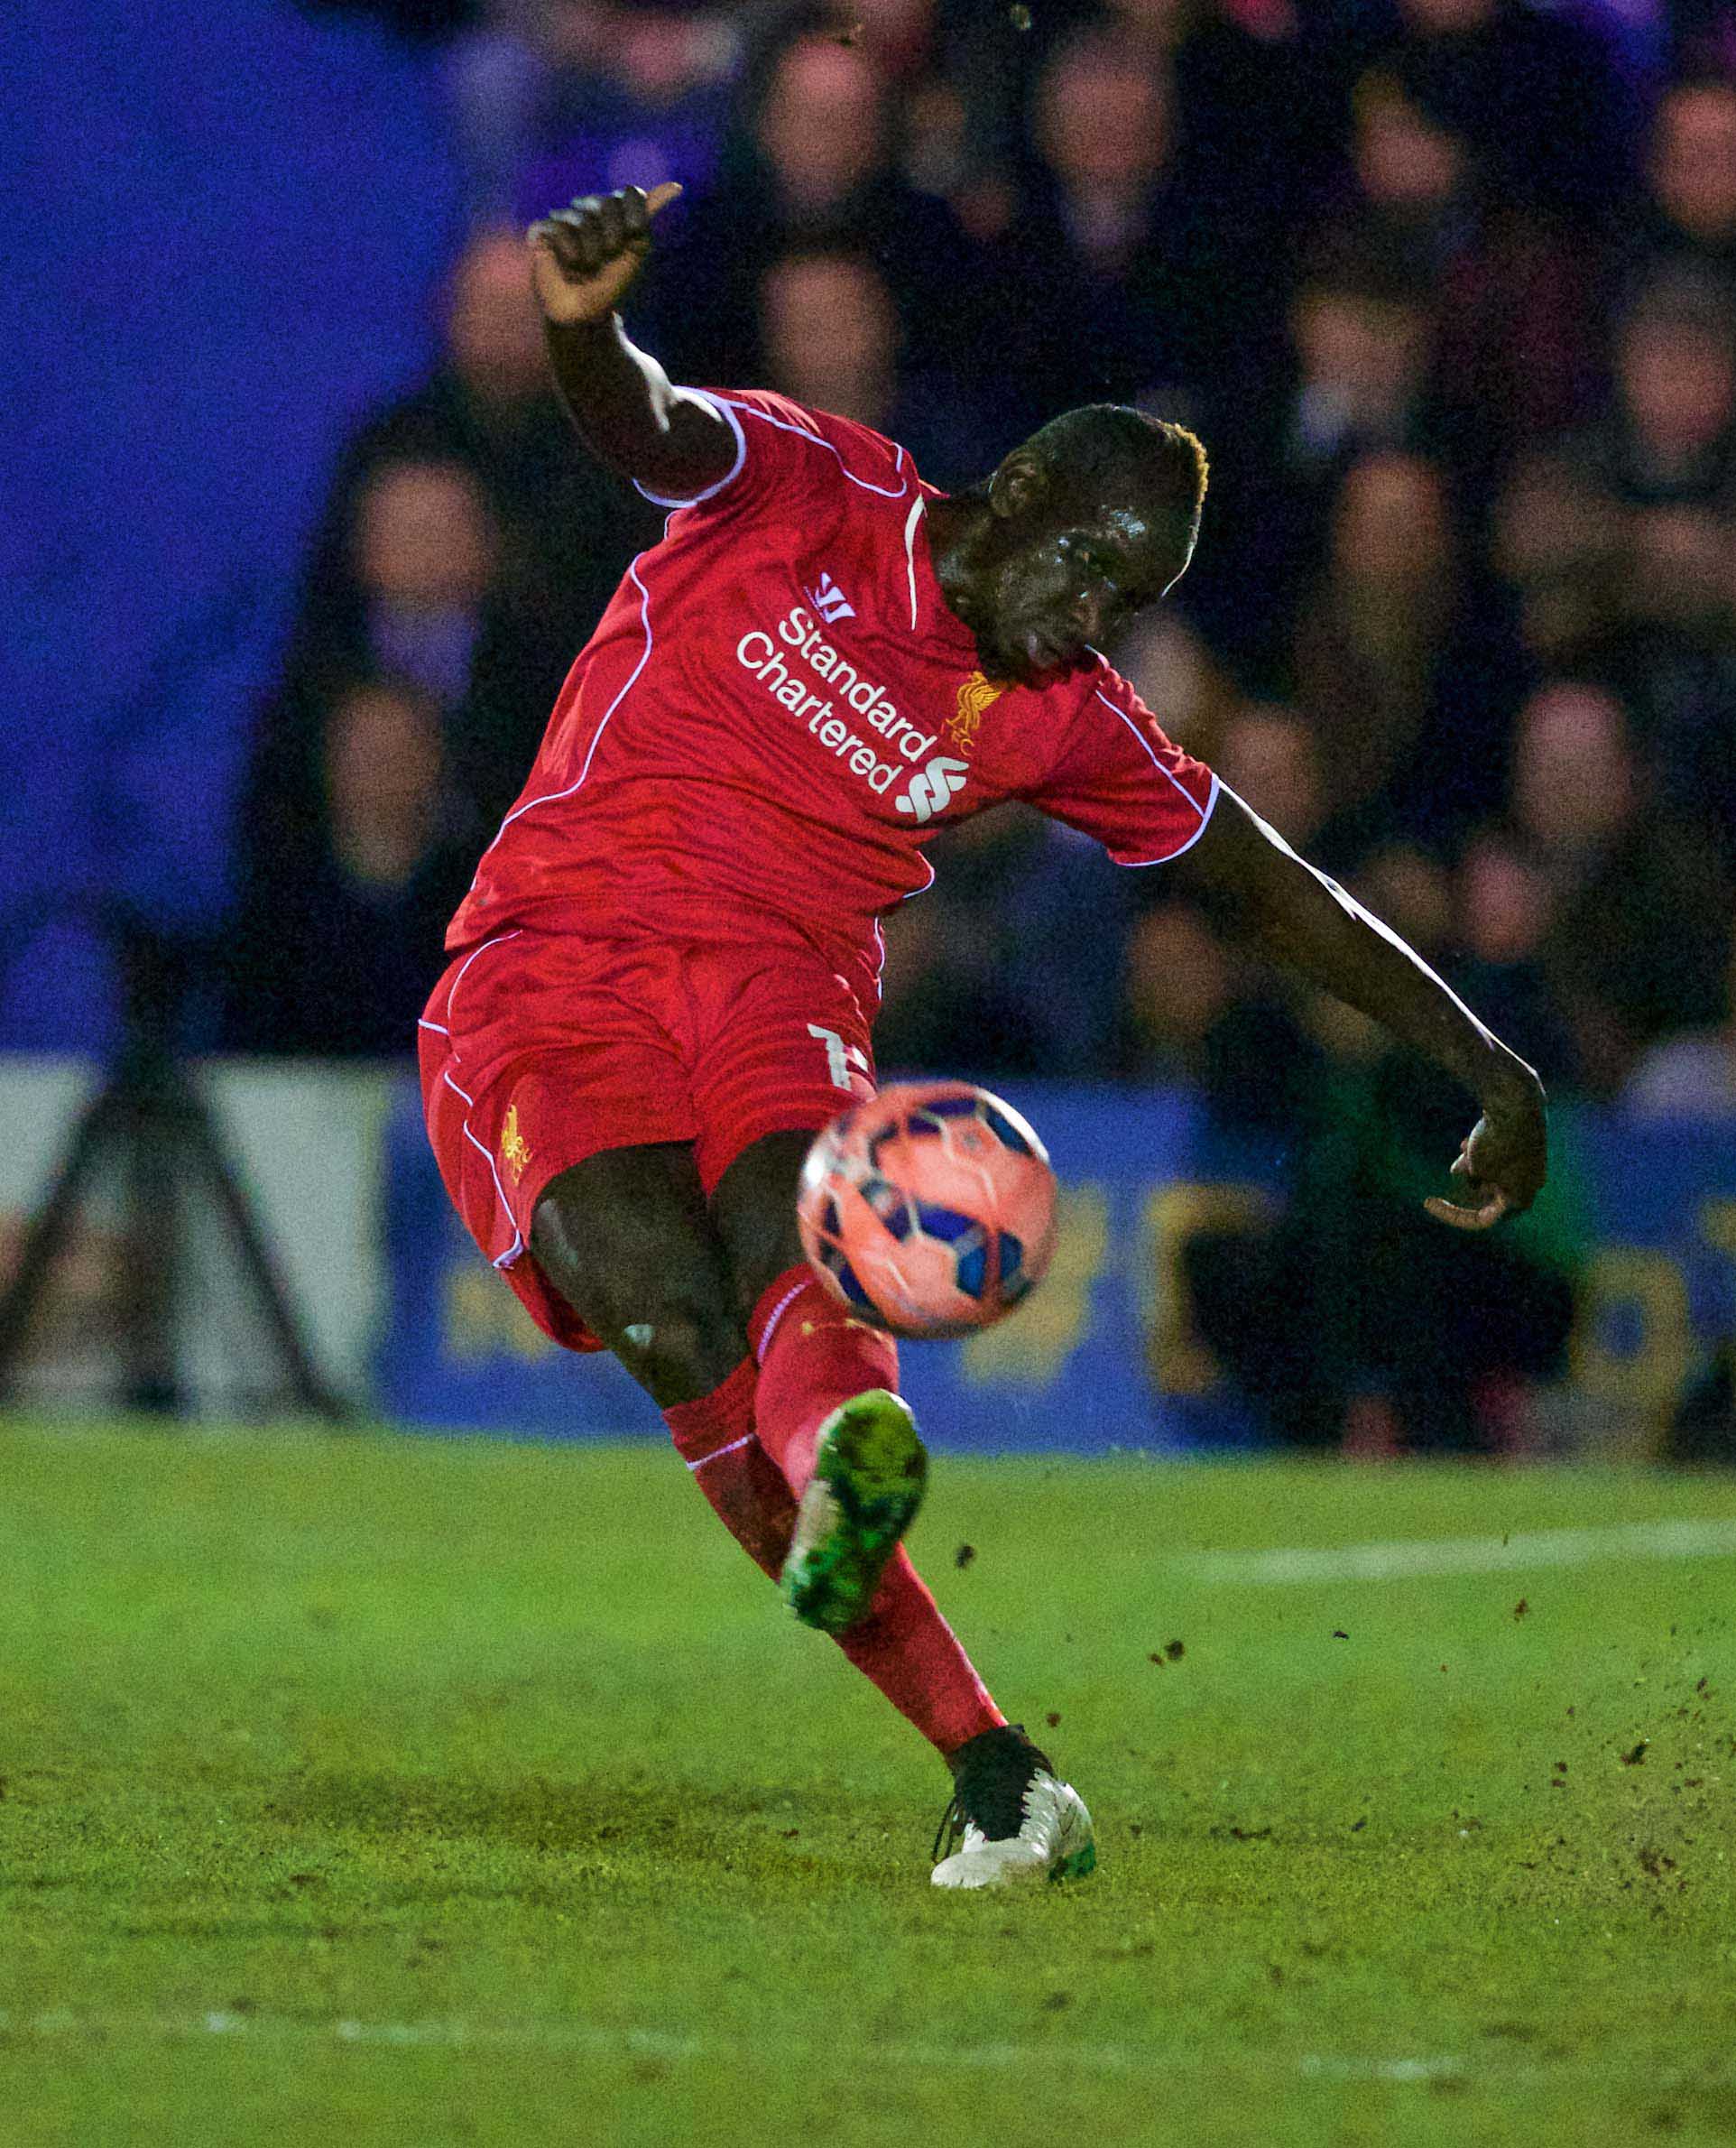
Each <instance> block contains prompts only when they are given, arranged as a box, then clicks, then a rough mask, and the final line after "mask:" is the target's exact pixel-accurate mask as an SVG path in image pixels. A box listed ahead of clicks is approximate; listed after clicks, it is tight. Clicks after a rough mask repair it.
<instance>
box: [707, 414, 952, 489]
mask: <svg viewBox="0 0 1736 2148" xmlns="http://www.w3.org/2000/svg"><path fill="white" fill-rule="evenodd" d="M711 400H712V401H714V402H716V403H722V404H724V406H725V408H726V409H729V410H737V411H740V412H741V413H742V415H743V417H745V418H758V419H759V421H760V422H761V423H762V425H775V426H776V427H777V429H778V431H780V432H793V433H794V434H795V436H796V438H797V439H798V440H812V441H813V443H814V445H815V446H816V447H817V448H824V449H826V453H827V454H828V455H832V456H836V457H837V465H838V468H839V469H841V470H844V474H845V477H847V478H848V479H849V480H850V482H851V484H852V485H859V486H861V487H862V489H863V491H864V492H877V493H878V494H879V495H880V496H881V498H882V500H901V499H902V498H903V497H904V495H905V494H906V492H908V491H909V490H910V479H909V478H908V477H907V478H906V479H905V481H904V483H903V484H902V485H900V486H899V488H898V490H897V491H896V492H893V491H892V490H891V487H890V486H884V485H873V484H871V483H870V482H869V480H868V479H867V478H866V477H857V475H856V473H855V472H854V470H850V469H845V465H844V458H843V456H842V455H840V454H839V453H838V450H837V449H836V448H835V447H834V446H833V445H832V443H831V441H830V440H822V439H821V437H820V435H819V434H818V433H817V432H809V431H808V428H807V427H806V426H805V425H787V424H785V422H784V421H783V420H782V419H781V418H774V417H773V416H772V415H771V412H770V411H762V410H755V409H754V407H753V404H752V403H730V402H729V401H728V399H727V398H726V397H725V396H722V395H718V396H715V397H713V398H711ZM892 444H893V446H894V447H898V443H897V442H896V441H894V442H893V443H892ZM898 467H899V468H900V470H901V469H902V468H904V450H903V449H902V448H899V449H898ZM731 475H732V476H733V475H734V473H733V472H732V473H731Z"/></svg>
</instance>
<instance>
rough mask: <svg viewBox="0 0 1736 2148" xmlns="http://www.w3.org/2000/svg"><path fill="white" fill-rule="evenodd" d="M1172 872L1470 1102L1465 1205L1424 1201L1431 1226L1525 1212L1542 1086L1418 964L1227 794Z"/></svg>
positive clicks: (1542, 1139) (1480, 1225)
mask: <svg viewBox="0 0 1736 2148" xmlns="http://www.w3.org/2000/svg"><path fill="white" fill-rule="evenodd" d="M1176 869H1177V871H1185V872H1187V874H1188V875H1190V876H1193V877H1195V878H1196V879H1198V880H1199V881H1200V882H1201V884H1203V885H1205V886H1206V887H1209V888H1211V889H1213V890H1214V891H1215V892H1216V893H1219V894H1221V895H1224V896H1227V897H1228V898H1229V900H1230V901H1231V903H1233V906H1234V911H1235V914H1236V917H1237V919H1238V921H1240V922H1241V923H1242V927H1243V928H1244V930H1245V931H1246V933H1247V936H1248V938H1249V939H1250V940H1251V941H1252V942H1253V944H1254V945H1255V946H1256V947H1257V948H1258V949H1259V950H1260V952H1261V953H1262V954H1265V955H1270V956H1271V957H1273V958H1276V959H1278V960H1280V961H1284V962H1288V964H1290V966H1291V967H1292V968H1296V969H1298V970H1300V971H1301V973H1302V974H1303V976H1304V977H1307V978H1308V979H1309V980H1310V981H1311V982H1312V983H1314V984H1316V985H1318V986H1322V987H1323V988H1324V989H1325V991H1327V992H1330V993H1332V994H1333V995H1334V997H1336V998H1338V999H1342V1000H1343V1001H1344V1003H1345V1004H1346V1005H1349V1006H1353V1007H1355V1008H1357V1009H1358V1010H1359V1011H1360V1012H1361V1013H1362V1014H1368V1015H1371V1017H1372V1018H1373V1019H1374V1020H1375V1021H1376V1022H1379V1023H1381V1024H1382V1025H1383V1026H1384V1027H1385V1028H1387V1029H1389V1030H1390V1031H1391V1032H1392V1033H1393V1035H1394V1036H1396V1037H1398V1038H1399V1039H1401V1040H1402V1041H1403V1042H1405V1043H1407V1044H1410V1045H1413V1046H1415V1048H1416V1049H1417V1051H1424V1052H1427V1055H1428V1056H1429V1058H1431V1059H1432V1060H1435V1061H1436V1064H1437V1065H1439V1066H1442V1067H1445V1069H1446V1070H1447V1071H1448V1072H1449V1073H1450V1074H1453V1075H1454V1076H1456V1077H1457V1079H1459V1080H1460V1081H1462V1082H1463V1083H1464V1086H1465V1088H1468V1089H1469V1090H1470V1091H1471V1093H1472V1094H1473V1096H1474V1097H1476V1098H1477V1100H1478V1102H1479V1103H1480V1104H1481V1105H1482V1117H1481V1118H1479V1119H1478V1121H1477V1123H1476V1125H1475V1126H1474V1127H1473V1129H1472V1131H1471V1133H1470V1134H1468V1135H1467V1136H1466V1138H1465V1140H1464V1143H1463V1144H1462V1145H1461V1147H1460V1150H1459V1159H1458V1162H1456V1163H1455V1164H1454V1166H1453V1170H1454V1174H1455V1175H1456V1176H1458V1177H1459V1178H1462V1179H1463V1180H1464V1182H1465V1188H1466V1191H1467V1193H1468V1196H1469V1199H1468V1200H1467V1201H1466V1202H1465V1203H1464V1205H1460V1204H1459V1203H1457V1202H1453V1201H1445V1200H1430V1201H1428V1202H1427V1203H1426V1204H1425V1206H1426V1207H1427V1209H1428V1212H1429V1214H1430V1215H1431V1216H1436V1217H1438V1218H1440V1220H1441V1221H1442V1222H1443V1223H1451V1224H1454V1225H1456V1226H1457V1227H1459V1228H1460V1229H1462V1230H1486V1229H1487V1228H1488V1227H1489V1226H1490V1225H1491V1224H1492V1223H1497V1222H1499V1221H1500V1219H1501V1217H1503V1216H1504V1215H1507V1214H1509V1213H1511V1212H1517V1211H1518V1210H1519V1209H1522V1208H1529V1207H1530V1205H1531V1203H1532V1202H1533V1201H1534V1200H1535V1199H1536V1198H1537V1190H1538V1188H1539V1187H1540V1186H1541V1185H1542V1184H1543V1180H1544V1174H1545V1171H1546V1169H1547V1133H1546V1128H1545V1124H1544V1113H1543V1103H1544V1098H1543V1085H1542V1083H1541V1082H1539V1081H1538V1079H1537V1076H1536V1074H1535V1073H1534V1072H1533V1071H1532V1069H1530V1068H1529V1067H1528V1066H1527V1065H1526V1063H1525V1061H1524V1060H1522V1059H1520V1058H1519V1056H1518V1054H1517V1053H1515V1052H1512V1051H1509V1050H1508V1048H1507V1046H1506V1045H1505V1044H1503V1043H1502V1042H1501V1040H1500V1039H1499V1038H1498V1037H1496V1036H1495V1035H1493V1034H1492V1032H1491V1031H1489V1030H1487V1029H1485V1028H1484V1026H1483V1024H1482V1023H1481V1022H1479V1021H1478V1020H1477V1017H1476V1016H1475V1015H1474V1014H1473V1013H1472V1012H1471V1010H1470V1008H1469V1007H1467V1006H1466V1005H1465V1004H1464V1001H1463V1000H1462V999H1460V998H1459V997H1458V996H1457V995H1455V994H1454V993H1453V992H1452V991H1450V990H1449V989H1448V988H1447V986H1445V985H1444V984H1443V983H1442V981H1441V980H1440V978H1439V977H1436V975H1435V972H1434V971H1433V970H1432V969H1430V968H1429V967H1428V965H1427V963H1426V962H1425V961H1424V960H1423V959H1422V958H1421V956H1420V955H1418V954H1417V953H1416V952H1415V951H1414V950H1413V949H1410V948H1408V947H1407V946H1406V945H1405V943H1404V941H1403V940H1400V939H1399V936H1398V934H1397V933H1396V932H1393V931H1391V930H1390V929H1389V928H1388V927H1387V926H1385V925H1383V924H1382V923H1381V922H1380V920H1379V918H1377V917H1375V916H1374V915H1373V914H1372V913H1371V912H1369V911H1367V910H1365V909H1364V908H1363V907H1362V904H1361V903H1358V902H1357V901H1356V900H1355V899H1354V897H1353V896H1351V895H1348V894H1346V893H1345V892H1344V889H1343V888H1341V887H1340V886H1339V885H1338V884H1337V883H1336V882H1335V881H1333V880H1329V879H1327V877H1326V875H1325V874H1324V873H1321V872H1318V871H1316V868H1315V867H1314V866H1310V865H1308V864H1307V863H1306V862H1305V861H1304V860H1303V859H1302V858H1300V857H1298V856H1297V854H1296V852H1295V851H1294V850H1292V849H1291V848H1290V847H1289V845H1288V843H1287V842H1286V841H1285V840H1284V838H1282V836H1280V835H1279V834H1278V832H1277V831H1276V829H1271V828H1269V827H1268V826H1267V825H1266V823H1265V822H1264V821H1263V820H1262V819H1260V817H1259V815H1258V814H1257V813H1253V812H1251V811H1250V810H1249V809H1248V808H1247V807H1246V806H1245V805H1244V804H1243V803H1242V801H1241V799H1239V798H1238V797H1237V796H1236V795H1235V793H1234V792H1233V791H1230V790H1228V789H1227V788H1224V789H1221V790H1220V792H1219V795H1218V801H1217V806H1216V810H1214V813H1213V815H1212V818H1211V819H1210V821H1209V822H1208V823H1207V825H1206V828H1205V832H1204V833H1203V834H1202V836H1201V837H1200V839H1199V840H1198V842H1196V844H1195V845H1194V847H1193V848H1192V849H1191V850H1189V851H1188V852H1187V856H1185V857H1183V858H1182V859H1180V860H1179V861H1178V864H1177V868H1176Z"/></svg>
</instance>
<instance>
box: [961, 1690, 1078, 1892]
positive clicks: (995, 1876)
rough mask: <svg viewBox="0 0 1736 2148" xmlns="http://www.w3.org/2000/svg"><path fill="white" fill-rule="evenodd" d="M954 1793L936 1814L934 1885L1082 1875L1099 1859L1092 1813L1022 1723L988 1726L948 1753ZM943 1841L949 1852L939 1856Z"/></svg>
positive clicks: (990, 1884) (993, 1884) (992, 1884)
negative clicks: (938, 1827) (994, 1727)
mask: <svg viewBox="0 0 1736 2148" xmlns="http://www.w3.org/2000/svg"><path fill="white" fill-rule="evenodd" d="M949 1758H950V1760H951V1764H952V1770H953V1782H954V1790H953V1799H952V1803H951V1804H950V1805H948V1806H947V1808H946V1811H945V1812H944V1813H943V1814H942V1815H941V1818H940V1830H939V1833H938V1834H937V1835H936V1837H935V1845H934V1854H935V1856H937V1858H940V1862H939V1863H938V1864H937V1865H936V1866H935V1868H934V1872H933V1875H932V1877H933V1880H934V1884H935V1885H936V1886H937V1887H1006V1886H1012V1885H1015V1884H1023V1883H1024V1882H1026V1881H1030V1880H1039V1879H1047V1880H1066V1879H1084V1878H1085V1875H1086V1874H1087V1873H1088V1872H1090V1871H1091V1870H1092V1869H1093V1867H1094V1866H1095V1864H1096V1862H1097V1845H1096V1843H1095V1841H1094V1839H1093V1837H1092V1832H1091V1815H1090V1813H1089V1812H1087V1811H1086V1810H1085V1800H1084V1799H1083V1798H1082V1797H1081V1796H1080V1795H1079V1793H1078V1792H1077V1791H1076V1790H1075V1789H1074V1787H1073V1785H1072V1784H1071V1783H1070V1782H1062V1781H1061V1780H1060V1779H1059V1777H1058V1776H1057V1774H1056V1773H1055V1770H1054V1768H1053V1766H1052V1765H1051V1764H1050V1762H1049V1758H1048V1755H1047V1754H1046V1753H1041V1752H1039V1750H1038V1749H1037V1747H1036V1746H1035V1745H1032V1744H1031V1742H1030V1739H1029V1738H1028V1737H1027V1736H1025V1731H1024V1726H1023V1725H1022V1724H1021V1723H1009V1724H1006V1725H1004V1726H1003V1727H1002V1728H1000V1729H997V1730H985V1731H983V1732H982V1733H981V1734H980V1736H976V1737H974V1738H971V1739H969V1740H968V1741H967V1742H966V1743H965V1745H961V1746H959V1748H958V1750H957V1751H956V1753H954V1754H952V1755H949ZM943 1847H945V1848H946V1850H948V1851H950V1852H951V1853H952V1854H951V1855H950V1856H945V1857H942V1856H941V1850H942V1848H943Z"/></svg>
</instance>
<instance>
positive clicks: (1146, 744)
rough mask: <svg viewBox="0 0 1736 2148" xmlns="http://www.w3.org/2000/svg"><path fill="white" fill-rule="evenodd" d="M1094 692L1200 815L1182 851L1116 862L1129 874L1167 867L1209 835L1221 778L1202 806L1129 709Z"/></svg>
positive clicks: (1103, 694) (1161, 772)
mask: <svg viewBox="0 0 1736 2148" xmlns="http://www.w3.org/2000/svg"><path fill="white" fill-rule="evenodd" d="M1092 653H1093V655H1095V654H1096V653H1097V652H1096V651H1095V650H1093V652H1092ZM1092 692H1093V693H1094V695H1095V696H1096V698H1097V699H1098V700H1100V701H1101V702H1102V703H1103V707H1104V708H1107V709H1108V710H1109V711H1110V713H1111V714H1112V715H1113V716H1118V717H1120V718H1121V719H1122V722H1123V723H1124V724H1125V725H1126V726H1127V727H1128V729H1129V730H1130V731H1131V733H1132V734H1133V736H1134V737H1135V738H1137V739H1138V740H1139V742H1140V745H1141V747H1143V749H1144V751H1145V754H1146V755H1147V757H1148V759H1149V760H1150V763H1151V765H1152V767H1153V768H1155V769H1156V770H1157V772H1158V773H1159V775H1160V776H1162V777H1163V779H1164V781H1165V782H1168V784H1170V785H1171V786H1172V787H1173V788H1174V789H1175V790H1177V791H1178V792H1180V793H1181V795H1182V797H1184V798H1185V799H1186V800H1187V802H1188V804H1189V805H1190V806H1192V808H1193V809H1194V810H1195V812H1196V813H1197V814H1198V815H1199V826H1198V827H1197V828H1196V829H1195V830H1194V832H1193V834H1192V835H1190V836H1189V837H1188V838H1187V841H1186V842H1185V843H1183V844H1182V845H1181V846H1180V847H1178V848H1177V849H1175V850H1166V851H1165V852H1164V854H1163V856H1161V857H1130V858H1117V859H1115V861H1114V862H1115V863H1116V864H1117V865H1125V866H1127V868H1128V869H1129V871H1133V870H1136V869H1137V868H1138V867H1139V866H1167V865H1168V863H1169V861H1170V860H1171V859H1172V858H1177V857H1180V856H1182V854H1183V853H1184V852H1185V851H1188V850H1191V849H1192V848H1193V847H1194V845H1195V844H1196V843H1197V842H1198V840H1199V839H1200V838H1201V837H1202V836H1203V835H1204V834H1205V823H1206V822H1207V821H1208V820H1209V819H1211V818H1212V812H1213V809H1214V807H1215V806H1216V804H1217V793H1218V780H1217V777H1216V776H1215V775H1214V776H1213V778H1212V788H1211V789H1210V790H1209V791H1208V792H1206V794H1205V804H1204V805H1201V803H1200V802H1199V801H1198V799H1196V797H1195V796H1194V794H1193V792H1191V791H1190V790H1189V789H1188V788H1187V785H1186V784H1185V783H1178V782H1177V781H1176V779H1175V777H1174V775H1172V774H1171V773H1170V772H1169V770H1168V769H1167V768H1166V767H1165V766H1164V764H1163V763H1162V762H1161V761H1160V760H1159V758H1158V756H1157V754H1156V753H1155V751H1154V750H1153V748H1152V745H1151V741H1150V739H1149V738H1148V737H1147V736H1145V734H1144V733H1143V732H1142V731H1141V730H1140V727H1139V726H1138V725H1137V724H1136V723H1135V722H1134V721H1133V719H1132V718H1131V716H1129V714H1128V713H1127V711H1126V709H1125V708H1116V706H1115V704H1114V702H1113V701H1112V700H1111V699H1110V698H1109V696H1108V695H1107V694H1106V693H1104V692H1103V690H1101V688H1098V687H1095V686H1094V687H1093V688H1092Z"/></svg>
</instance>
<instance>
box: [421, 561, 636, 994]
mask: <svg viewBox="0 0 1736 2148" xmlns="http://www.w3.org/2000/svg"><path fill="white" fill-rule="evenodd" d="M644 556H645V555H644V553H643V552H641V553H640V555H639V560H642V559H643V558H644ZM639 560H634V561H633V565H632V566H631V567H629V568H628V569H627V573H628V575H629V577H630V578H631V579H632V582H633V588H635V589H637V590H638V592H639V595H640V599H641V601H640V606H639V616H640V618H641V619H642V621H643V623H644V628H645V651H644V654H643V655H642V657H641V658H640V659H639V662H637V663H636V664H634V666H633V670H632V671H631V672H629V674H628V676H627V681H626V684H625V685H624V686H623V687H622V689H621V690H620V692H619V693H618V694H616V696H615V697H614V700H613V701H611V702H610V703H609V705H608V707H607V708H605V710H604V711H603V720H602V722H601V723H600V724H598V726H597V727H596V731H595V732H594V733H593V734H592V737H591V743H590V745H588V746H587V747H586V749H585V765H584V766H583V767H582V768H581V769H580V770H579V772H578V773H577V776H576V777H575V778H574V779H573V781H572V782H570V783H568V786H567V788H566V789H565V790H564V791H545V792H543V794H542V796H541V797H540V798H527V799H526V800H525V801H524V803H523V804H522V805H521V806H514V807H513V808H512V811H511V812H510V813H508V815H507V816H506V818H505V819H504V820H503V821H502V822H501V824H500V826H499V828H498V829H496V830H495V831H494V843H498V842H499V841H500V839H501V838H502V836H503V835H504V834H505V833H506V831H507V829H509V828H511V827H512V823H513V821H515V820H516V819H518V818H519V816H520V814H521V813H528V812H529V811H530V810H531V808H532V807H533V806H540V805H553V804H555V803H556V801H558V800H559V799H563V798H570V797H571V796H572V794H573V792H575V791H577V790H578V789H580V788H581V786H582V785H583V783H584V782H585V779H586V776H587V775H589V773H591V762H592V759H593V757H594V756H595V755H596V748H597V742H598V740H600V739H601V737H602V736H603V734H604V732H605V730H607V729H608V727H609V718H611V717H612V716H613V715H614V712H615V710H616V709H617V708H620V706H621V704H622V702H623V701H624V700H625V699H626V698H627V690H628V688H629V687H631V686H632V685H633V681H635V680H636V679H637V678H638V676H639V674H640V672H641V671H643V670H644V668H645V666H646V665H647V664H648V663H649V662H651V591H650V590H649V589H648V588H646V587H645V585H644V583H643V582H642V581H641V580H640V579H639ZM494 843H491V844H490V845H489V846H488V850H492V849H493V848H494ZM488 850H485V851H484V852H483V856H485V857H486V856H487V855H488ZM453 990H454V991H456V990H457V985H456V984H455V985H454V986H453ZM448 1005H449V1003H448Z"/></svg>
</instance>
